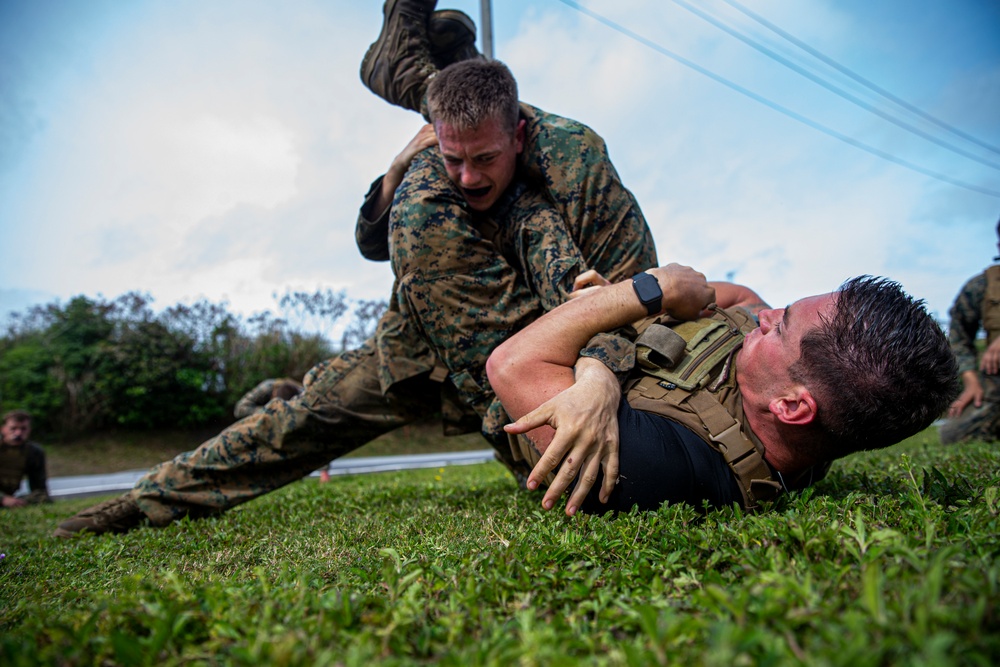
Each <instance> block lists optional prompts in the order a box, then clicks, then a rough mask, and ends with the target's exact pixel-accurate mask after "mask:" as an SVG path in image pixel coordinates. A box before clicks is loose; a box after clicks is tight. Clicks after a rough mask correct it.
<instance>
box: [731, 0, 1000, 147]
mask: <svg viewBox="0 0 1000 667" xmlns="http://www.w3.org/2000/svg"><path fill="white" fill-rule="evenodd" d="M723 2H725V3H726V4H728V5H730V6H731V7H733V8H734V9H736V10H738V11H740V12H742V13H743V14H745V15H746V16H749V17H750V18H751V19H753V20H754V21H756V22H757V23H759V24H761V25H762V26H764V27H765V28H767V29H768V30H770V31H772V32H774V33H776V34H777V35H779V36H781V37H783V38H784V39H786V40H788V41H789V42H791V43H792V44H794V45H795V46H797V47H799V48H800V49H802V50H803V51H805V52H806V53H808V54H809V55H811V56H813V57H814V58H817V59H819V60H821V61H822V62H824V63H826V64H827V65H829V66H830V67H832V68H834V69H836V70H837V71H839V72H840V73H841V74H844V75H845V76H848V77H850V78H851V79H854V80H855V81H857V82H858V83H860V84H861V85H863V86H865V87H866V88H868V89H869V90H872V91H874V92H876V93H878V94H879V95H881V96H882V97H885V98H886V99H888V100H890V101H892V102H895V103H896V104H898V105H899V106H901V107H903V108H904V109H906V110H907V111H909V112H910V113H913V114H916V115H917V116H920V117H921V118H923V119H924V120H926V121H928V122H930V123H933V124H935V125H937V126H938V127H940V128H942V129H945V130H947V131H949V132H951V133H952V134H955V135H957V136H959V137H962V138H963V139H965V140H966V141H971V142H972V143H974V144H976V145H978V146H981V147H982V148H985V149H987V150H989V151H993V152H994V153H1000V148H997V147H996V146H992V145H990V144H988V143H986V142H984V141H982V140H980V139H977V138H976V137H974V136H972V135H971V134H968V133H966V132H963V131H962V130H960V129H958V128H956V127H953V126H952V125H949V124H948V123H946V122H944V121H943V120H939V119H937V118H935V117H934V116H932V115H930V114H929V113H927V112H926V111H923V110H922V109H920V108H919V107H916V106H914V105H912V104H910V103H909V102H907V101H906V100H904V99H901V98H899V97H897V96H896V95H893V94H892V93H890V92H889V91H888V90H886V89H884V88H882V87H880V86H879V85H877V84H875V83H873V82H871V81H869V80H868V79H866V78H864V77H863V76H861V75H860V74H857V73H855V72H854V71H852V70H851V69H849V68H847V67H845V66H843V65H841V64H840V63H838V62H837V61H836V60H834V59H833V58H830V57H829V56H827V55H824V54H823V53H821V52H819V51H817V50H816V49H814V48H812V47H811V46H809V45H808V44H806V43H805V42H803V41H802V40H800V39H798V38H796V37H795V36H794V35H791V34H790V33H788V32H786V31H784V30H782V29H781V28H779V27H778V26H776V25H775V24H773V23H771V22H770V21H768V20H767V19H765V18H764V17H763V16H760V15H758V14H755V13H754V12H753V11H751V10H750V9H747V8H746V7H744V6H743V5H741V4H740V3H738V2H736V0H723Z"/></svg>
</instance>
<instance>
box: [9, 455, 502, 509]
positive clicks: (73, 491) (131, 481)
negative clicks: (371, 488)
mask: <svg viewBox="0 0 1000 667" xmlns="http://www.w3.org/2000/svg"><path fill="white" fill-rule="evenodd" d="M492 460H493V450H492V449H480V450H476V451H472V452H442V453H439V454H413V455H407V456H371V457H359V458H347V459H337V460H336V461H332V462H331V463H330V474H331V475H361V474H364V473H371V472H389V471H392V470H413V469H416V468H440V467H444V466H455V465H471V464H474V463H486V462H488V461H492ZM144 474H146V471H145V470H129V471H127V472H116V473H108V474H106V475H78V476H75V477H52V478H50V479H49V494H50V495H51V496H52V497H53V498H76V497H79V496H92V495H97V494H107V493H114V492H116V491H127V490H128V489H131V488H132V487H133V486H134V485H135V482H136V480H138V479H139V478H140V477H142V476H143V475H144ZM311 476H314V477H316V476H319V473H318V472H314V473H313V474H312V475H311ZM27 490H28V489H27V485H26V484H23V485H22V487H21V491H24V492H27Z"/></svg>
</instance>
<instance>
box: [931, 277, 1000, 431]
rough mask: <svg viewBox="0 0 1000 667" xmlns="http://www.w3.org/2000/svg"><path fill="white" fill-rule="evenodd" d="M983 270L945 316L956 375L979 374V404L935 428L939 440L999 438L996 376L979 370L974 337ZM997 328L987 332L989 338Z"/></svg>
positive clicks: (979, 319)
mask: <svg viewBox="0 0 1000 667" xmlns="http://www.w3.org/2000/svg"><path fill="white" fill-rule="evenodd" d="M986 292H987V280H986V272H985V271H984V272H983V273H980V274H979V275H978V276H976V277H975V278H972V279H971V280H969V281H968V282H967V283H965V285H964V286H963V287H962V289H961V291H960V292H959V293H958V296H957V297H955V302H954V303H953V304H952V307H951V310H950V311H949V316H950V317H951V323H950V325H949V327H948V342H949V343H950V344H951V351H952V352H953V353H954V354H955V359H956V360H957V361H958V372H959V374H961V373H964V372H966V371H976V372H977V373H979V381H980V383H982V386H983V404H982V406H980V407H978V408H977V407H976V406H975V405H969V406H968V407H967V408H966V409H965V411H964V412H963V413H962V415H961V416H960V417H958V418H957V419H949V420H948V421H947V422H945V424H944V425H943V426H941V428H940V430H939V434H940V437H941V442H942V443H944V444H950V443H955V442H961V441H963V440H986V441H990V440H998V439H1000V378H998V377H997V376H995V375H984V374H983V373H981V372H979V364H978V353H977V350H976V336H977V335H978V334H979V330H980V328H981V327H982V326H983V324H984V322H983V319H984V318H983V316H984V304H985V302H986ZM998 334H1000V331H992V332H990V331H987V336H988V337H989V338H990V339H992V338H993V337H994V336H996V335H998Z"/></svg>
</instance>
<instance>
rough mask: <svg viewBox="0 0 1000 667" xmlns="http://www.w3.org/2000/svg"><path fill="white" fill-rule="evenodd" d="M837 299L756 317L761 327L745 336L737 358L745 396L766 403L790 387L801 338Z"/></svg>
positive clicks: (813, 300) (812, 300)
mask: <svg viewBox="0 0 1000 667" xmlns="http://www.w3.org/2000/svg"><path fill="white" fill-rule="evenodd" d="M836 298H837V295H836V293H834V292H831V293H828V294H820V295H818V296H811V297H807V298H805V299H800V300H799V301H796V302H795V303H793V304H792V305H790V306H787V307H785V308H772V309H766V310H762V311H760V313H758V314H757V317H758V319H759V320H760V326H759V327H758V328H756V329H754V330H753V331H751V332H750V333H749V334H747V337H746V340H744V341H743V347H742V348H741V349H740V351H739V353H738V354H737V357H736V368H737V374H738V375H737V377H738V378H739V383H740V392H741V393H742V394H743V395H744V396H748V397H755V398H758V399H763V400H764V401H765V402H766V401H769V400H770V398H771V397H773V396H774V395H775V394H776V393H780V392H781V391H783V390H784V389H786V388H787V387H788V386H790V385H791V384H792V379H791V374H790V373H789V371H788V369H789V368H791V366H792V364H794V363H795V362H796V361H798V360H799V356H800V345H801V342H802V337H803V336H805V335H806V334H807V333H809V332H810V331H812V330H813V329H814V328H816V327H818V326H819V325H820V323H821V317H822V316H824V315H826V314H827V313H828V311H829V310H830V309H832V308H833V306H834V302H835V301H836Z"/></svg>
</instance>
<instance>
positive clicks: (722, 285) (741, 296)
mask: <svg viewBox="0 0 1000 667" xmlns="http://www.w3.org/2000/svg"><path fill="white" fill-rule="evenodd" d="M708 284H709V285H711V286H712V287H713V288H715V303H716V305H717V306H719V308H735V307H741V308H746V309H747V310H749V311H750V312H751V313H753V314H754V315H756V314H757V313H758V312H760V311H761V310H764V309H765V308H770V306H769V305H768V304H767V302H766V301H764V299H763V298H761V296H760V295H759V294H757V293H756V292H755V291H753V290H752V289H750V288H749V287H747V286H746V285H737V284H736V283H730V282H720V281H712V280H710V281H709V282H708Z"/></svg>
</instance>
